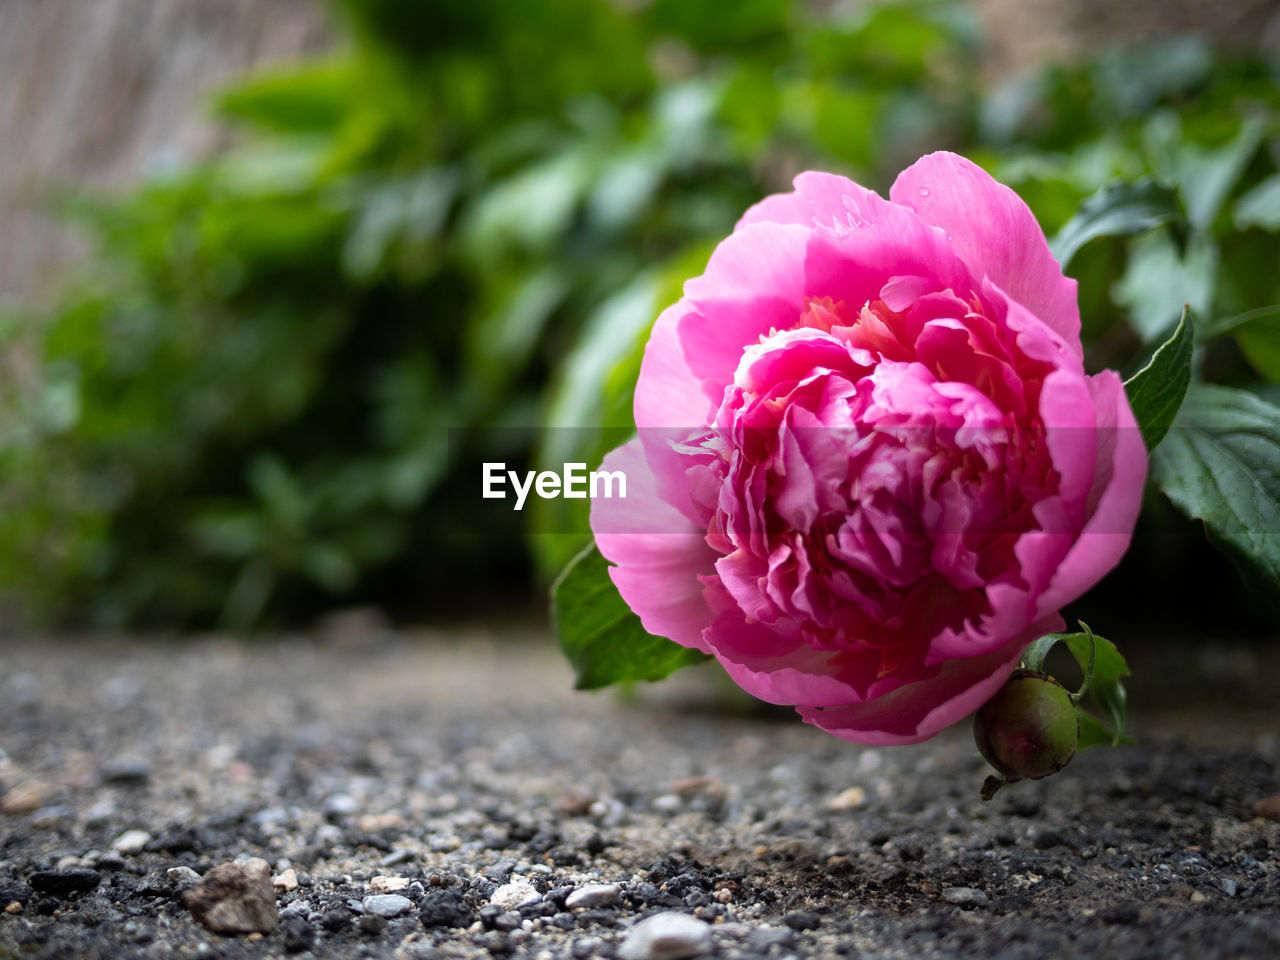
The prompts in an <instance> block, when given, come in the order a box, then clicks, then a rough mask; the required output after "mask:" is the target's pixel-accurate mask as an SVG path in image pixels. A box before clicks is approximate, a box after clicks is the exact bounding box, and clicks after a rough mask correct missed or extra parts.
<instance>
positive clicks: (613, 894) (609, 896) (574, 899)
mask: <svg viewBox="0 0 1280 960" xmlns="http://www.w3.org/2000/svg"><path fill="white" fill-rule="evenodd" d="M621 896H622V887H620V886H618V885H617V884H616V883H591V884H587V886H585V887H579V888H578V889H577V890H575V891H573V893H571V894H569V896H567V897H565V901H564V905H565V906H566V907H568V908H569V909H570V910H573V909H575V908H577V907H607V906H609V905H611V904H614V903H617V902H618V898H619V897H621Z"/></svg>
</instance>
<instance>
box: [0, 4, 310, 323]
mask: <svg viewBox="0 0 1280 960" xmlns="http://www.w3.org/2000/svg"><path fill="white" fill-rule="evenodd" d="M328 42H329V33H328V31H327V30H326V28H325V24H324V22H323V17H322V11H321V9H320V7H319V4H318V3H317V2H316V0H0V298H3V297H33V296H35V297H38V296H39V295H40V294H41V293H42V292H44V291H47V290H48V289H49V288H50V286H51V281H52V276H51V274H52V273H53V271H54V269H55V268H56V266H57V265H58V264H60V263H64V262H66V261H67V260H68V259H69V258H71V257H73V256H75V255H76V253H77V252H78V245H77V243H76V242H75V240H74V237H73V235H72V234H71V233H70V232H69V231H68V230H66V229H65V228H63V227H60V226H58V225H57V224H55V223H53V222H51V220H50V219H49V218H48V217H47V216H45V215H44V214H42V213H41V211H40V209H39V206H40V198H41V195H42V193H44V192H46V191H47V190H48V189H49V188H51V187H56V186H59V185H66V184H84V185H88V186H92V187H117V186H120V185H123V184H127V183H129V182H130V181H132V180H134V179H135V178H136V177H137V176H138V174H139V173H141V172H144V171H146V170H148V169H152V168H155V167H158V166H162V165H164V164H166V163H172V162H174V161H176V160H182V159H190V158H193V157H197V156H200V155H201V154H203V153H205V152H207V151H208V150H210V149H211V148H212V147H214V146H216V144H217V141H218V137H219V133H218V131H217V129H216V127H215V126H214V125H212V124H211V123H209V122H208V121H207V120H206V119H205V116H204V112H203V111H202V110H200V109H199V106H200V101H201V98H202V96H203V95H205V94H206V93H207V92H208V91H209V90H210V89H211V88H214V87H217V86H218V84H219V83H221V82H222V81H224V80H226V79H227V78H229V77H231V76H233V75H235V74H237V73H240V72H242V71H243V70H245V69H246V68H248V67H251V66H253V65H255V64H259V63H262V62H263V61H269V60H280V59H289V58H294V57H297V56H299V55H300V54H304V53H307V52H310V51H314V50H317V49H320V48H322V47H324V46H325V45H326V44H327V43H328Z"/></svg>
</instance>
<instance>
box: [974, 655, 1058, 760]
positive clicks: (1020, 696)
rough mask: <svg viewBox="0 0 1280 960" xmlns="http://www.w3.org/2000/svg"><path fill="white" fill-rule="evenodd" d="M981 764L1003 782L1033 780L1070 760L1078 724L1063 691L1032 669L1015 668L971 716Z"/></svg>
mask: <svg viewBox="0 0 1280 960" xmlns="http://www.w3.org/2000/svg"><path fill="white" fill-rule="evenodd" d="M973 738H974V740H975V741H977V744H978V750H979V751H981V753H982V756H983V757H984V758H985V759H986V761H987V763H989V764H991V765H992V766H993V767H995V768H996V769H997V770H999V771H1000V773H1002V774H1003V775H1004V776H1005V777H1006V778H1007V779H1009V780H1038V779H1040V778H1041V777H1047V776H1049V774H1051V773H1057V772H1058V771H1059V770H1061V769H1062V768H1063V767H1065V766H1066V765H1067V763H1068V762H1070V760H1071V758H1072V757H1073V756H1075V753H1076V743H1077V741H1079V739H1080V721H1079V720H1078V719H1077V718H1076V708H1075V704H1074V703H1073V702H1072V700H1071V694H1070V693H1068V692H1067V689H1066V687H1064V686H1063V685H1062V684H1060V683H1059V682H1058V681H1057V680H1054V679H1053V678H1052V677H1048V676H1045V675H1044V674H1043V673H1037V672H1036V671H1034V670H1015V671H1014V673H1013V675H1012V676H1011V677H1010V678H1009V680H1008V681H1007V682H1006V683H1005V685H1004V686H1003V687H1001V688H1000V689H999V690H998V691H996V695H995V696H994V697H992V698H991V699H990V700H988V701H987V702H986V703H985V704H983V706H982V707H981V709H979V710H978V712H977V714H975V715H974V718H973Z"/></svg>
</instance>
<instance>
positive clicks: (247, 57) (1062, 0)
mask: <svg viewBox="0 0 1280 960" xmlns="http://www.w3.org/2000/svg"><path fill="white" fill-rule="evenodd" d="M615 2H621V0H615ZM691 2H693V0H691ZM815 2H818V0H815ZM968 2H969V3H971V4H972V5H973V6H974V7H975V8H976V9H977V11H978V13H979V15H980V17H981V19H982V21H983V23H984V25H985V27H986V29H987V31H988V34H989V37H990V48H989V64H990V68H991V74H992V75H993V76H999V75H1000V74H1003V73H1005V72H1007V71H1009V70H1016V69H1019V68H1021V67H1025V66H1027V65H1029V64H1030V63H1033V62H1035V61H1036V60H1038V59H1040V58H1043V57H1045V56H1050V57H1072V56H1074V55H1079V54H1081V53H1084V52H1086V51H1089V50H1092V49H1096V48H1097V47H1098V46H1100V45H1103V44H1107V43H1115V42H1120V41H1121V40H1123V39H1126V38H1129V39H1142V38H1147V37H1151V36H1155V35H1159V34H1165V33H1169V32H1172V31H1178V30H1197V31H1199V32H1201V33H1203V34H1205V35H1206V36H1209V37H1211V38H1213V39H1214V40H1215V41H1217V42H1219V43H1223V44H1226V45H1228V46H1234V47H1254V46H1257V45H1258V44H1264V45H1265V44H1273V45H1274V44H1276V43H1278V42H1280V19H1278V18H1277V3H1276V0H1134V2H1123V3H1117V2H1115V0H968ZM329 42H330V35H329V33H328V31H327V30H326V28H325V24H324V19H323V15H322V11H321V9H320V6H319V3H318V2H317V0H0V299H3V298H5V297H22V298H32V297H37V298H38V297H39V295H40V294H41V293H42V292H45V291H47V290H49V289H50V288H51V287H52V285H53V280H54V274H55V272H56V268H57V267H58V266H59V265H60V264H62V263H65V262H67V261H68V260H69V259H71V258H73V257H74V256H75V255H76V254H77V253H78V252H80V248H79V245H78V244H77V242H76V239H75V235H74V233H73V232H72V231H69V230H68V229H66V228H65V227H62V226H59V225H58V224H56V223H54V222H52V221H51V220H50V218H49V217H47V216H46V215H45V214H43V213H42V212H41V210H40V203H41V196H42V193H43V192H46V191H47V190H48V189H49V188H51V187H56V186H59V185H67V184H83V185H87V186H90V187H116V186H120V185H122V184H126V183H129V182H130V181H132V180H134V179H135V178H136V177H137V176H138V174H139V173H141V172H144V171H146V170H148V169H153V168H156V167H159V166H163V165H164V164H166V163H171V162H174V161H176V160H182V159H191V158H193V157H197V156H200V155H202V154H204V153H205V152H207V151H208V150H210V149H211V148H212V147H214V146H216V145H217V142H218V138H219V136H220V134H219V132H218V130H217V129H216V127H215V126H214V125H212V124H210V123H209V122H208V121H207V120H206V119H205V117H204V115H203V113H202V111H201V110H200V109H199V105H200V101H201V97H202V96H203V95H204V94H205V93H207V92H208V91H209V90H210V89H211V88H214V87H216V86H218V84H219V83H220V82H222V81H224V80H225V79H227V78H229V77H231V76H233V75H235V74H237V73H240V72H242V71H243V70H245V69H246V68H249V67H252V66H254V65H255V64H259V63H262V62H263V61H270V60H280V59H289V58H293V57H296V56H298V55H300V54H304V53H307V52H311V51H314V50H317V49H321V48H323V47H324V46H325V45H326V44H327V43H329Z"/></svg>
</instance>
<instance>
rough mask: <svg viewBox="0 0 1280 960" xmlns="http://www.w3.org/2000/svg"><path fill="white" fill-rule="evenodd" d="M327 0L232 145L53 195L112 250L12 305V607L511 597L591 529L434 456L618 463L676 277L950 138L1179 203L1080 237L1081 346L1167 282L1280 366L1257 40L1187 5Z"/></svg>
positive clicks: (8, 495)
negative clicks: (846, 179) (1121, 232)
mask: <svg viewBox="0 0 1280 960" xmlns="http://www.w3.org/2000/svg"><path fill="white" fill-rule="evenodd" d="M333 6H334V12H335V22H336V23H337V24H338V25H339V27H340V29H342V30H343V31H344V32H345V35H346V36H347V41H346V42H345V44H344V45H343V46H342V47H341V48H340V49H339V50H338V51H337V52H335V53H333V54H330V55H328V56H326V57H324V58H321V59H317V60H315V61H314V62H309V63H303V64H299V65H297V66H295V67H293V68H290V69H287V70H284V71H280V72H276V73H271V74H267V75H260V76H253V77H249V78H247V79H245V80H243V81H242V82H240V83H238V84H237V85H235V86H234V87H232V88H231V89H229V90H226V91H225V92H223V93H222V94H221V95H220V96H219V98H218V100H217V103H216V109H217V110H218V112H219V113H220V115H221V116H222V117H223V118H225V120H226V121H227V122H228V123H229V124H232V125H233V126H234V127H235V128H236V129H237V130H238V131H239V136H238V138H237V140H236V142H235V146H233V147H232V148H230V149H229V150H227V151H226V152H224V153H223V154H222V155H220V156H218V157H216V158H214V159H212V160H211V161H209V162H206V163H203V164H201V165H199V166H197V167H195V168H191V169H181V170H172V171H168V172H166V173H162V174H158V175H156V176H154V177H152V178H151V179H149V180H148V181H147V182H146V183H144V184H143V185H141V186H140V187H138V188H137V189H136V190H135V191H133V192H132V193H130V194H129V195H127V196H126V197H124V198H122V199H118V200H113V201H110V202H106V201H101V200H95V199H91V198H85V197H79V196H73V197H71V198H68V199H67V201H66V202H65V207H66V209H67V211H68V213H69V215H71V216H74V217H77V218H79V219H80V220H81V221H82V222H83V223H84V224H85V226H86V228H87V229H88V230H89V231H90V232H91V233H92V234H93V235H94V236H95V238H96V239H97V241H98V244H99V250H100V255H99V257H98V259H97V262H96V265H95V267H94V268H93V269H92V270H91V271H89V272H88V273H87V274H86V275H84V276H82V277H81V278H79V279H78V280H77V281H76V282H75V283H74V284H71V285H69V286H68V287H67V288H66V290H65V292H64V295H63V296H62V298H61V300H60V301H59V303H58V304H57V306H56V309H55V310H53V311H52V312H43V313H41V312H34V311H27V312H14V311H10V312H9V313H7V314H5V315H4V316H3V317H0V348H3V351H4V352H3V354H0V370H3V376H0V413H3V419H2V420H0V423H3V428H2V429H3V432H2V433H0V471H2V474H0V476H2V477H3V484H2V485H0V593H3V594H5V595H7V596H8V597H9V599H10V602H11V603H13V604H16V606H17V607H18V608H19V609H20V610H22V611H24V612H26V613H29V614H31V615H34V616H37V617H43V618H45V619H53V620H57V621H63V622H79V623H92V624H98V625H109V626H119V625H126V624H133V625H137V624H171V625H180V626H195V625H203V624H208V623H214V622H219V621H220V622H222V623H224V624H226V625H229V626H233V627H247V626H250V625H253V624H257V623H261V622H264V621H268V622H269V621H273V620H274V621H276V622H281V621H287V620H290V619H296V618H298V617H301V616H305V615H308V614H310V613H313V612H314V611H316V610H318V609H322V608H323V607H324V606H325V605H326V604H331V603H333V602H353V601H357V600H359V601H372V602H379V603H383V604H386V605H389V606H390V607H392V608H393V609H401V610H406V611H411V612H413V613H416V614H423V613H426V614H438V613H440V612H441V605H445V606H446V607H447V608H448V609H456V608H457V607H458V605H459V603H462V602H465V601H466V600H467V599H472V600H475V601H479V602H484V603H486V604H492V603H494V602H496V601H498V600H500V599H501V598H502V597H504V596H509V595H511V594H517V595H519V594H521V592H522V590H523V589H524V585H527V584H528V583H529V582H530V578H531V571H532V569H534V568H535V567H536V568H537V570H538V571H539V572H540V573H541V574H542V575H543V576H544V577H549V575H550V574H552V573H554V571H555V570H556V569H557V568H558V566H559V565H560V564H561V563H562V562H563V561H564V560H565V559H567V558H568V557H569V556H572V555H573V553H575V552H576V551H577V549H578V548H579V547H580V546H581V538H579V537H575V536H572V535H568V534H560V535H537V534H535V535H534V536H532V537H531V538H529V539H528V540H527V541H525V540H522V539H520V536H519V533H520V531H519V528H518V526H517V525H516V524H517V523H518V521H519V520H520V516H519V515H516V514H512V516H511V519H510V524H509V525H508V526H505V527H494V528H492V529H488V528H484V527H483V525H484V524H486V523H492V521H491V520H486V519H484V518H480V517H477V518H470V517H468V516H460V515H459V514H458V511H457V510H456V509H451V506H450V500H449V496H448V489H449V484H450V482H451V479H452V480H453V481H455V482H456V480H457V478H459V477H465V478H471V477H475V476H479V467H478V465H479V463H480V462H481V461H484V460H505V461H507V462H508V463H509V464H510V465H511V467H512V468H513V469H520V468H524V467H527V466H530V465H532V464H533V463H535V462H537V461H539V460H541V461H543V462H546V463H561V462H563V461H565V460H567V459H585V460H591V461H595V460H598V459H599V456H600V455H601V454H602V453H603V452H604V451H605V450H607V449H608V448H609V447H610V446H611V445H612V444H613V442H614V441H615V440H616V436H614V435H610V434H609V433H608V432H607V431H604V430H601V429H600V428H603V427H626V426H628V425H629V422H630V394H631V389H632V387H633V384H634V379H635V375H636V372H637V370H638V364H639V356H640V350H641V349H642V346H643V343H644V340H645V337H646V335H647V331H648V328H649V325H650V324H651V323H652V321H653V319H654V317H655V316H656V315H657V312H658V311H659V310H660V309H661V307H662V306H664V305H665V304H667V303H669V302H671V301H672V300H674V299H675V298H676V297H677V296H678V294H679V287H680V283H681V282H682V281H683V280H684V279H686V278H687V277H689V276H692V275H695V274H697V273H698V272H700V271H701V268H702V265H703V264H704V263H705V261H706V257H707V255H708V254H709V251H710V249H711V248H712V246H713V245H714V243H715V241H716V240H718V239H719V238H721V237H722V236H724V235H725V234H726V233H727V232H728V231H729V230H731V229H732V226H733V223H734V222H735V220H736V219H737V217H738V216H739V215H740V214H741V212H742V211H743V210H744V209H745V208H746V207H747V206H748V205H750V204H751V203H753V202H754V201H756V200H758V199H759V198H760V197H761V196H762V195H763V194H765V193H768V192H772V191H776V190H779V189H785V188H786V186H787V184H788V182H789V179H790V176H791V175H792V174H794V173H795V172H797V171H799V170H801V169H805V168H809V167H817V168H823V169H829V170H835V171H839V172H843V173H847V174H849V175H851V176H854V177H855V178H857V179H859V180H860V181H862V182H865V183H868V184H870V185H873V186H876V187H878V188H881V189H883V188H885V187H887V185H888V183H889V182H891V179H892V176H893V175H894V173H896V171H897V170H898V169H900V168H901V167H902V166H904V165H905V164H907V163H909V162H910V161H911V160H913V159H914V158H915V157H916V156H918V155H920V154H921V153H923V152H926V151H928V150H932V149H939V148H948V149H958V150H961V151H964V152H968V153H969V154H970V155H972V156H973V157H974V158H975V159H977V160H979V161H980V162H982V163H984V165H986V166H987V167H988V168H989V169H991V170H992V171H993V172H994V173H995V174H996V175H997V176H999V177H1000V178H1002V179H1003V180H1005V182H1008V183H1010V184H1011V185H1012V186H1014V187H1015V189H1017V190H1018V191H1019V192H1020V193H1021V194H1022V195H1023V196H1024V197H1025V198H1026V199H1027V200H1028V202H1030V203H1031V204H1032V206H1033V208H1034V209H1035V211H1036V213H1037V215H1038V216H1039V217H1040V218H1041V222H1042V224H1043V225H1044V226H1045V227H1046V229H1048V230H1050V231H1053V230H1056V229H1057V228H1058V227H1060V226H1062V225H1063V224H1064V223H1066V222H1067V220H1068V219H1069V218H1070V217H1071V215H1072V214H1073V213H1074V212H1075V210H1076V209H1077V207H1078V206H1079V204H1080V202H1081V201H1082V200H1083V199H1084V198H1086V197H1087V196H1089V195H1090V194H1092V193H1094V192H1095V191H1096V190H1098V189H1099V188H1100V187H1102V186H1103V185H1104V184H1106V183H1107V182H1108V181H1110V180H1112V179H1113V178H1116V177H1121V178H1125V179H1136V178H1139V177H1141V176H1143V175H1150V176H1151V177H1153V178H1154V180H1155V181H1156V182H1158V183H1159V184H1161V185H1163V186H1164V187H1167V188H1169V189H1171V190H1174V191H1176V193H1177V198H1178V203H1179V205H1180V209H1181V215H1180V216H1179V217H1177V218H1176V219H1174V220H1171V221H1168V222H1164V223H1163V225H1162V226H1160V227H1158V228H1156V229H1154V230H1149V231H1146V232H1143V233H1141V234H1140V235H1137V236H1133V237H1101V238H1096V239H1093V240H1092V241H1090V242H1089V243H1086V244H1085V245H1084V246H1083V247H1082V248H1081V249H1080V251H1079V253H1078V254H1077V255H1076V257H1075V260H1074V261H1073V264H1072V272H1073V273H1075V274H1076V275H1077V276H1078V277H1079V278H1080V279H1081V294H1082V308H1083V311H1084V314H1085V318H1086V339H1087V341H1088V342H1089V344H1090V363H1091V365H1092V366H1094V367H1097V366H1102V365H1113V366H1129V367H1132V368H1135V369H1136V367H1137V366H1139V365H1140V362H1141V360H1142V359H1143V356H1144V354H1145V353H1148V352H1149V351H1150V349H1151V348H1153V347H1154V345H1155V344H1156V343H1157V342H1158V341H1159V340H1160V338H1161V335H1162V334H1164V333H1167V332H1168V329H1169V328H1170V327H1171V326H1172V324H1173V323H1175V322H1176V320H1177V318H1178V313H1179V310H1180V308H1181V305H1182V302H1183V301H1184V300H1185V301H1188V302H1190V303H1192V305H1193V307H1195V308H1196V312H1197V315H1198V316H1199V317H1200V318H1201V320H1202V321H1204V323H1203V325H1202V329H1201V331H1200V334H1201V339H1202V340H1205V341H1208V340H1209V339H1210V338H1211V337H1212V336H1219V339H1218V340H1217V341H1215V343H1214V344H1212V345H1210V346H1209V347H1208V348H1204V354H1205V355H1204V356H1203V357H1202V358H1201V362H1202V363H1203V364H1204V365H1206V366H1207V367H1208V368H1209V369H1210V370H1211V371H1212V378H1213V379H1217V380H1219V381H1221V382H1228V383H1237V384H1239V383H1247V382H1251V381H1254V380H1258V379H1267V380H1270V381H1272V382H1277V381H1280V359H1278V358H1280V336H1277V329H1278V328H1277V326H1276V325H1277V324H1278V323H1280V312H1278V311H1280V308H1275V307H1272V308H1271V310H1270V312H1268V310H1266V309H1263V310H1259V309H1258V308H1260V307H1261V308H1266V307H1267V306H1268V305H1275V304H1280V273H1278V272H1277V271H1276V269H1275V265H1276V263H1278V262H1280V233H1278V232H1277V231H1280V173H1277V169H1278V162H1277V136H1276V134H1277V126H1276V124H1277V116H1278V115H1280V95H1278V94H1277V84H1276V78H1277V74H1276V67H1275V65H1274V64H1268V63H1266V62H1264V61H1262V60H1261V59H1257V58H1249V57H1241V56H1236V57H1231V58H1225V57H1221V56H1218V55H1216V54H1214V53H1212V52H1211V51H1209V50H1208V49H1207V48H1206V47H1205V46H1204V45H1203V44H1201V43H1199V42H1198V41H1195V40H1193V39H1192V40H1178V41H1171V42H1166V43H1165V44H1164V45H1163V46H1161V47H1157V48H1153V49H1151V50H1150V51H1147V52H1144V53H1142V54H1141V55H1120V54H1104V55H1101V56H1099V57H1097V58H1095V59H1093V60H1091V61H1090V62H1088V63H1084V64H1079V65H1075V66H1067V67H1049V68H1045V69H1042V70H1038V71H1035V72H1033V73H1030V74H1028V75H1026V76H1024V77H1021V78H1019V79H1018V80H1017V81H1016V82H1013V83H1011V84H1008V85H1006V86H1003V87H1001V88H999V89H996V90H988V89H986V87H985V86H984V83H983V80H982V76H981V68H982V48H981V37H980V36H979V34H978V31H977V29H976V27H975V25H974V23H973V22H972V20H971V19H970V18H969V17H968V16H967V15H966V13H965V11H964V10H963V9H962V8H961V7H960V6H958V5H956V4H953V3H947V2H941V0H938V2H929V0H924V2H907V3H885V4H865V5H853V6H845V5H834V6H830V7H828V6H827V5H816V4H811V3H802V2H800V0H748V2H744V3H740V4H735V5H734V9H733V14H732V15H731V16H726V15H725V12H724V8H723V6H722V5H719V4H713V3H710V2H707V3H694V2H686V0H655V2H653V3H649V4H643V5H642V4H622V3H616V4H610V3H606V2H604V0H547V2H542V3H533V4H520V3H517V4H511V3H503V2H499V0H465V2H463V0H437V2H432V3H430V4H421V3H415V2H411V0H334V3H333ZM1170 278H1174V279H1173V280H1172V281H1171V280H1170ZM1175 301H1176V302H1175ZM546 427H554V428H558V427H580V428H584V429H581V430H575V431H568V430H554V429H542V428H546ZM497 428H504V429H497ZM566 504H569V506H566ZM578 506H579V504H578V503H576V502H573V503H570V502H568V501H541V502H538V504H537V507H536V509H534V510H533V511H532V514H533V516H532V521H533V523H532V525H533V527H534V529H535V530H536V529H542V530H566V529H570V528H571V527H572V524H570V523H569V522H568V519H567V517H566V516H565V515H563V513H561V511H568V510H573V509H577V508H578ZM529 546H531V547H532V549H531V550H530V549H529ZM495 594H496V595H497V596H495Z"/></svg>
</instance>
